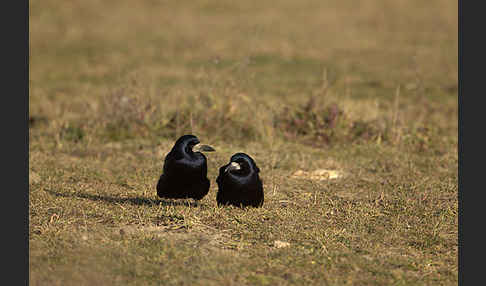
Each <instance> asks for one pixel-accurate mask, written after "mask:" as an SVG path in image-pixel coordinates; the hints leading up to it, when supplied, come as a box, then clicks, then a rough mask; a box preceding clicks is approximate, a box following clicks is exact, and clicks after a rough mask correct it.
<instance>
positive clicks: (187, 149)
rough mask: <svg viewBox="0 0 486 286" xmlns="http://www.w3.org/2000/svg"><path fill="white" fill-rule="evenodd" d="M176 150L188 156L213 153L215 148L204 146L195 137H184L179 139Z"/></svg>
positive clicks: (175, 146)
mask: <svg viewBox="0 0 486 286" xmlns="http://www.w3.org/2000/svg"><path fill="white" fill-rule="evenodd" d="M174 148H175V149H177V150H179V151H182V152H184V153H186V154H192V153H194V152H213V151H215V150H214V148H213V147H211V146H209V145H204V144H201V142H199V139H198V138H197V137H196V136H194V135H183V136H181V137H180V138H179V139H177V141H176V143H175V145H174Z"/></svg>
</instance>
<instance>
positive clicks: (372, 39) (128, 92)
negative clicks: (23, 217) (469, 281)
mask: <svg viewBox="0 0 486 286" xmlns="http://www.w3.org/2000/svg"><path fill="white" fill-rule="evenodd" d="M29 24H30V46H31V51H30V81H31V82H30V96H29V113H30V121H29V124H30V128H29V144H30V146H29V185H30V190H29V229H30V233H29V247H30V250H29V263H30V278H29V282H30V284H31V285H120V284H123V285H125V284H126V285H160V284H164V285H165V284H169V285H417V284H420V285H452V284H457V247H458V245H457V190H458V183H457V182H458V179H457V167H458V163H457V160H458V156H457V129H458V126H457V113H458V111H457V109H458V106H457V64H458V63H457V3H452V2H450V3H449V2H447V3H445V2H443V1H427V2H426V3H425V2H423V1H401V0H397V1H392V2H390V1H385V0H382V1H375V2H370V3H355V1H340V2H339V3H338V2H336V3H332V2H329V3H326V2H322V1H306V2H305V3H302V2H296V1H287V0H281V1H278V3H274V2H272V4H270V3H268V4H267V3H261V2H258V1H240V2H232V3H226V2H223V1H193V2H191V3H184V2H168V1H138V2H137V3H134V2H133V1H118V2H111V1H95V0H90V1H71V2H66V3H59V2H55V1H30V21H29ZM185 133H194V134H196V135H198V137H200V139H201V141H204V142H206V143H210V144H211V145H214V146H215V147H216V149H217V152H216V153H211V154H208V160H209V161H208V177H209V178H210V180H211V183H212V186H211V190H210V193H209V194H208V195H207V196H206V197H205V198H204V199H203V200H202V201H201V202H199V203H198V204H194V202H192V201H182V202H178V201H160V200H158V198H157V196H156V192H155V184H156V180H157V178H158V176H159V175H160V172H161V169H162V162H163V157H164V156H165V154H166V153H167V152H168V151H169V149H170V147H171V145H172V144H173V142H174V140H175V139H176V138H177V137H178V136H180V135H182V134H185ZM239 151H244V152H247V153H248V154H250V155H251V156H252V157H253V158H255V160H256V162H257V164H258V165H259V167H260V169H261V170H262V179H263V182H264V189H265V204H264V206H263V208H259V209H238V208H234V207H221V208H220V207H217V205H216V200H215V197H216V184H215V179H216V176H217V170H218V168H219V166H221V165H222V164H224V163H226V162H227V161H228V159H229V157H230V156H231V155H232V154H233V153H235V152H239ZM318 169H328V170H339V171H342V172H343V173H344V174H346V175H345V176H343V177H341V178H338V179H333V180H322V181H320V180H311V179H310V178H307V177H298V176H297V177H296V176H293V174H295V173H296V171H299V170H301V171H302V172H300V173H302V174H306V172H312V171H314V170H318Z"/></svg>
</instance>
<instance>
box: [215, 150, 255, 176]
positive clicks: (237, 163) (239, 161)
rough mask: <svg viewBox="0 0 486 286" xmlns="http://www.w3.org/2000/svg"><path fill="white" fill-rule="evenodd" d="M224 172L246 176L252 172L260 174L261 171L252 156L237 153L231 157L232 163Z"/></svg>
mask: <svg viewBox="0 0 486 286" xmlns="http://www.w3.org/2000/svg"><path fill="white" fill-rule="evenodd" d="M224 171H225V172H230V173H233V174H238V175H243V176H244V175H248V174H250V173H252V172H255V173H259V172H260V169H259V168H258V167H257V165H256V163H255V161H253V159H252V158H251V157H250V156H248V155H247V154H245V153H236V154H234V155H233V156H231V159H230V163H229V164H228V166H227V167H226V169H225V170H224Z"/></svg>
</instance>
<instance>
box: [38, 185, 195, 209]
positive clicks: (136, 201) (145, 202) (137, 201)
mask: <svg viewBox="0 0 486 286" xmlns="http://www.w3.org/2000/svg"><path fill="white" fill-rule="evenodd" d="M45 191H46V192H48V193H50V194H51V195H54V196H56V197H64V198H75V197H77V198H82V199H88V200H91V201H104V202H107V203H111V204H125V203H129V204H132V205H137V206H159V205H162V206H186V207H198V206H200V204H199V203H198V202H189V201H187V200H184V201H182V200H181V201H176V200H159V199H157V200H152V199H147V198H140V197H135V198H115V197H110V196H102V195H94V194H87V193H79V192H78V193H60V192H56V191H52V190H47V189H45Z"/></svg>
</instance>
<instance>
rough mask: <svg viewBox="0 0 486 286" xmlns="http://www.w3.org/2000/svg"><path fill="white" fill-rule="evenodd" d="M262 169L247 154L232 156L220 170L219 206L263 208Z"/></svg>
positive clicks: (217, 197) (217, 199)
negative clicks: (260, 174) (260, 175)
mask: <svg viewBox="0 0 486 286" xmlns="http://www.w3.org/2000/svg"><path fill="white" fill-rule="evenodd" d="M259 172H260V169H259V168H258V167H257V165H256V164H255V161H253V159H252V158H251V157H250V156H248V155H247V154H245V153H236V154H234V155H233V156H231V159H230V162H229V163H228V164H226V165H224V166H222V167H221V168H219V175H218V178H217V179H216V182H217V183H218V193H217V195H216V201H217V202H218V205H227V204H230V205H234V206H238V207H246V206H252V207H261V206H262V205H263V184H262V181H261V180H260V177H259V176H258V173H259Z"/></svg>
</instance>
